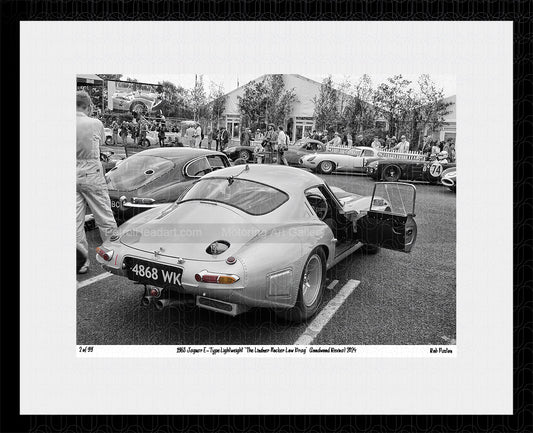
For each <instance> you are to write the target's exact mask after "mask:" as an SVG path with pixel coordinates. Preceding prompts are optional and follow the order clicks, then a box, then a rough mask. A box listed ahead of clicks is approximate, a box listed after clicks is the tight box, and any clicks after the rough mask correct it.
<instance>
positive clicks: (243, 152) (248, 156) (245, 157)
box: [239, 150, 252, 162]
mask: <svg viewBox="0 0 533 433" xmlns="http://www.w3.org/2000/svg"><path fill="white" fill-rule="evenodd" d="M239 159H243V160H244V161H245V162H248V161H250V160H251V159H252V155H251V153H250V152H248V151H247V150H240V151H239Z"/></svg>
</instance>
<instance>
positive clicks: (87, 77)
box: [76, 74, 104, 85]
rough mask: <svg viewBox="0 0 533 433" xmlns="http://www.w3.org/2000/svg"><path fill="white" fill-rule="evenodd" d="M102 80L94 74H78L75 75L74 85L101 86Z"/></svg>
mask: <svg viewBox="0 0 533 433" xmlns="http://www.w3.org/2000/svg"><path fill="white" fill-rule="evenodd" d="M103 82H104V80H102V79H101V78H100V77H99V76H98V75H94V74H80V75H76V84H79V85H84V84H103Z"/></svg>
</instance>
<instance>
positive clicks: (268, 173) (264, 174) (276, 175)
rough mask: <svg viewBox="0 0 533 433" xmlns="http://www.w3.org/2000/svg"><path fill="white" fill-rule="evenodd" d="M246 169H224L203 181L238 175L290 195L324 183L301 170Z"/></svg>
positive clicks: (258, 166) (263, 166)
mask: <svg viewBox="0 0 533 433" xmlns="http://www.w3.org/2000/svg"><path fill="white" fill-rule="evenodd" d="M245 167H246V165H244V164H241V165H235V166H233V167H227V168H223V169H220V170H216V171H214V172H211V173H208V174H206V175H205V176H203V177H202V179H207V178H211V177H228V176H237V175H238V177H237V178H238V179H247V180H252V181H255V182H260V183H264V184H265V185H269V186H272V187H274V188H277V189H279V190H281V191H284V192H287V193H288V194H289V195H295V194H299V193H301V192H303V191H304V190H305V189H307V188H310V187H312V186H316V185H320V184H323V183H324V181H323V180H322V179H321V178H320V177H318V176H316V175H314V174H312V173H310V172H308V171H306V170H302V169H301V168H296V167H289V166H286V165H274V164H272V165H270V164H248V170H245Z"/></svg>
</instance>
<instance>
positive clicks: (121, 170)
mask: <svg viewBox="0 0 533 433" xmlns="http://www.w3.org/2000/svg"><path fill="white" fill-rule="evenodd" d="M172 168H174V163H173V162H172V161H170V160H169V159H166V158H161V157H159V156H151V155H150V156H143V155H133V156H130V157H129V158H126V159H125V160H124V161H123V162H122V163H121V164H120V165H119V166H118V167H116V168H114V169H113V170H111V171H110V172H108V173H107V174H106V179H107V188H108V189H110V190H118V191H133V190H135V189H137V188H140V187H141V186H143V185H146V184H147V183H150V182H152V181H154V180H155V179H157V178H158V177H161V176H162V175H164V174H165V173H168V172H169V171H170V170H172Z"/></svg>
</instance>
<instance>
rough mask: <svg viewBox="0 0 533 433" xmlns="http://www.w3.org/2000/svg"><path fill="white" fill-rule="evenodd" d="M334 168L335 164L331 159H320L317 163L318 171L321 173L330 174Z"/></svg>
mask: <svg viewBox="0 0 533 433" xmlns="http://www.w3.org/2000/svg"><path fill="white" fill-rule="evenodd" d="M334 170H335V164H334V163H333V162H331V161H322V162H321V163H320V164H319V165H318V171H319V172H320V173H322V174H331V173H333V171H334Z"/></svg>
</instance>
